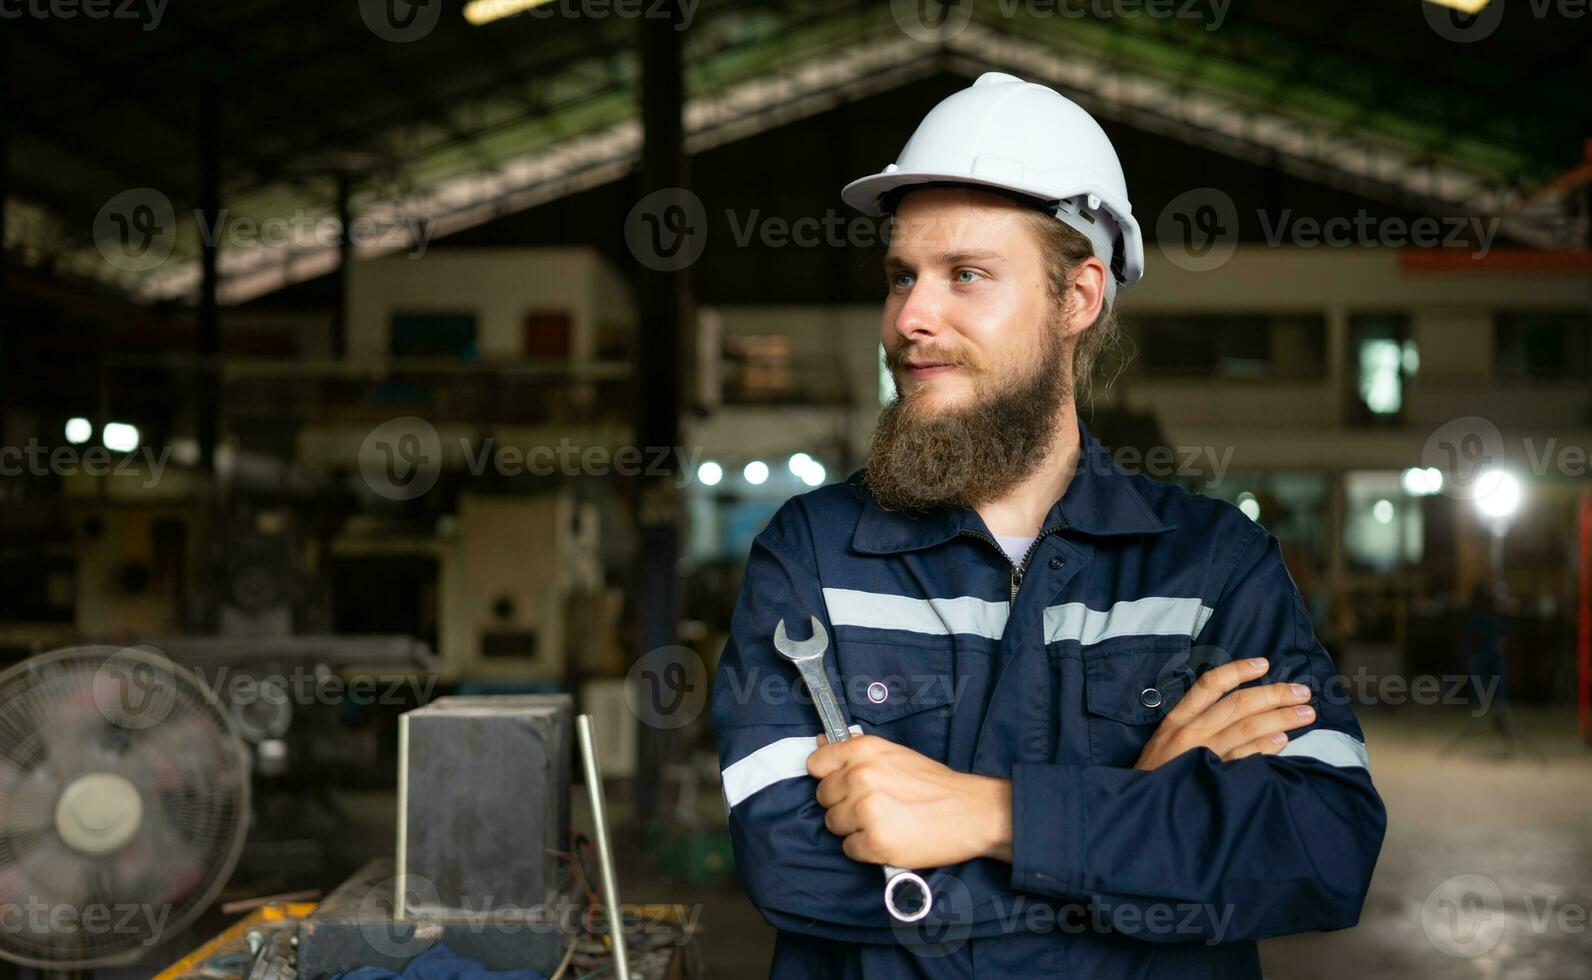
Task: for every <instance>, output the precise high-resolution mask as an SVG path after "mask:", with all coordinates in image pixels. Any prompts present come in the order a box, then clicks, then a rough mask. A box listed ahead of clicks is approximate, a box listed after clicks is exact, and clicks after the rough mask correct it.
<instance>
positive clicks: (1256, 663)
mask: <svg viewBox="0 0 1592 980" xmlns="http://www.w3.org/2000/svg"><path fill="white" fill-rule="evenodd" d="M1249 666H1250V667H1251V668H1253V669H1254V670H1263V669H1265V667H1266V658H1265V657H1255V658H1253V659H1251V660H1250V661H1249Z"/></svg>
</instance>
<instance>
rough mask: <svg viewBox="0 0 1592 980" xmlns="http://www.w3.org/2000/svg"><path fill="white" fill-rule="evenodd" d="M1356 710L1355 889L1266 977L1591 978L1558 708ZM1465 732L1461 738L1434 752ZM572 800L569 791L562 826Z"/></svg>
mask: <svg viewBox="0 0 1592 980" xmlns="http://www.w3.org/2000/svg"><path fill="white" fill-rule="evenodd" d="M1359 715H1360V720H1361V723H1362V725H1363V726H1364V727H1365V730H1366V738H1367V742H1368V747H1369V750H1370V755H1371V771H1372V773H1373V776H1374V778H1375V780H1376V784H1377V786H1378V788H1379V789H1380V790H1381V792H1382V795H1383V798H1384V799H1385V800H1386V802H1387V806H1388V812H1389V827H1388V834H1387V839H1386V842H1385V843H1384V845H1383V850H1382V857H1381V860H1380V862H1379V863H1378V866H1377V870H1376V876H1375V878H1374V879H1373V881H1372V886H1371V893H1370V895H1369V897H1368V898H1367V900H1366V904H1365V908H1364V911H1363V913H1362V915H1361V918H1360V924H1359V925H1358V926H1357V927H1355V928H1353V929H1349V930H1343V931H1339V932H1335V933H1308V934H1304V935H1298V936H1289V937H1285V938H1281V939H1274V940H1268V941H1266V942H1263V943H1262V944H1261V957H1262V960H1263V962H1264V964H1265V968H1266V975H1267V977H1268V978H1269V980H1316V978H1321V980H1328V978H1330V980H1341V978H1343V977H1352V978H1354V980H1382V978H1388V980H1414V978H1428V977H1432V978H1450V977H1451V978H1485V980H1577V978H1585V980H1592V922H1589V920H1588V911H1589V910H1592V750H1589V749H1588V748H1586V747H1584V746H1582V745H1581V744H1580V742H1579V739H1578V737H1577V734H1576V730H1575V716H1574V713H1573V711H1554V712H1545V711H1540V710H1539V711H1529V712H1527V711H1517V713H1516V722H1515V724H1516V729H1517V731H1518V732H1520V734H1521V737H1520V738H1519V739H1518V740H1517V741H1516V743H1515V745H1514V752H1513V754H1512V755H1511V756H1510V757H1508V758H1498V757H1496V756H1498V755H1499V754H1500V752H1501V750H1502V749H1503V748H1505V747H1506V746H1505V745H1504V743H1503V742H1502V741H1501V740H1499V739H1498V738H1497V737H1496V736H1494V735H1493V734H1492V733H1491V732H1490V730H1489V729H1487V728H1486V727H1485V726H1483V727H1480V728H1475V727H1467V726H1471V725H1472V723H1471V722H1470V719H1469V717H1468V711H1467V709H1465V708H1447V709H1438V708H1403V709H1400V710H1398V711H1386V710H1384V711H1382V712H1375V711H1369V710H1361V711H1360V712H1359ZM1466 731H1475V732H1477V735H1476V737H1473V738H1468V739H1466V740H1464V741H1463V742H1461V743H1459V744H1458V745H1457V746H1456V747H1454V748H1453V750H1452V751H1449V752H1446V753H1445V751H1444V750H1445V748H1449V747H1451V746H1453V745H1454V740H1455V738H1456V736H1458V735H1459V734H1461V733H1463V732H1466ZM615 796H618V797H621V798H619V799H614V798H613V797H611V803H612V804H614V805H615V806H614V809H615V813H614V816H616V817H620V816H621V814H622V813H623V812H624V811H625V810H626V809H627V807H626V802H625V801H624V800H623V799H622V796H623V794H622V792H621V793H619V794H615ZM367 802H373V803H374V804H375V805H373V806H366V807H360V808H357V809H359V810H361V811H363V815H364V816H366V817H369V818H373V823H374V824H375V825H374V826H371V827H369V828H368V829H369V831H370V833H369V834H368V835H366V836H365V838H364V839H366V840H369V841H383V840H387V841H390V840H391V833H390V830H391V820H390V814H391V812H392V811H391V806H392V803H391V797H390V796H389V795H385V794H383V795H381V796H380V797H379V798H378V799H376V800H375V801H367ZM584 802H585V797H584V793H582V792H577V793H576V794H575V799H574V803H575V808H576V826H578V827H584V826H588V822H587V819H586V813H585V810H586V808H585V806H584ZM356 822H361V821H357V820H356ZM383 824H385V826H383ZM624 850H626V851H629V850H630V849H629V848H625V849H624ZM648 864H649V862H648V861H647V860H646V859H645V858H644V857H642V856H641V855H638V854H635V853H634V852H630V853H625V854H624V855H622V857H621V859H620V861H619V866H620V891H621V894H622V896H623V898H624V900H625V901H626V902H627V903H631V902H638V903H639V902H680V903H684V904H686V905H688V906H690V905H698V904H700V906H701V917H700V920H699V921H700V923H701V934H700V939H701V941H700V948H701V951H702V955H703V961H704V964H705V966H706V967H707V974H708V976H709V977H713V978H725V980H753V978H758V977H764V976H767V975H768V962H769V956H770V953H771V951H772V949H773V931H772V930H771V929H769V927H768V926H767V925H765V924H764V923H763V921H762V919H761V918H760V917H759V916H758V914H757V912H756V911H755V910H754V909H753V908H752V907H751V905H750V904H749V903H748V902H747V901H746V900H745V898H744V897H742V895H741V894H740V892H739V889H738V888H737V887H736V886H735V885H734V884H733V883H721V884H719V885H716V886H709V887H704V886H694V887H688V886H683V885H681V884H678V883H673V882H670V881H668V880H666V879H663V878H660V877H655V876H653V875H650V874H648V872H647V871H646V870H645V869H646V868H647V867H648Z"/></svg>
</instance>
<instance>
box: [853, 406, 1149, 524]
mask: <svg viewBox="0 0 1592 980" xmlns="http://www.w3.org/2000/svg"><path fill="white" fill-rule="evenodd" d="M1078 446H1079V451H1078V469H1077V472H1076V473H1074V474H1073V477H1072V482H1071V483H1070V484H1068V486H1067V492H1066V493H1065V494H1063V495H1062V497H1061V499H1060V500H1058V501H1056V502H1055V503H1054V504H1052V505H1051V507H1050V512H1049V513H1048V514H1046V515H1045V523H1044V527H1052V526H1056V525H1061V526H1062V527H1063V528H1064V529H1065V530H1069V531H1078V532H1081V533H1083V534H1089V535H1094V536H1096V537H1109V536H1113V535H1130V534H1158V533H1160V532H1162V531H1170V530H1172V529H1173V527H1174V525H1171V524H1167V523H1165V522H1164V521H1162V520H1161V519H1160V518H1158V517H1156V516H1155V513H1154V512H1153V511H1151V510H1150V508H1149V506H1148V505H1147V504H1146V503H1145V502H1144V497H1143V496H1142V495H1141V494H1140V493H1139V491H1138V488H1136V487H1135V486H1134V485H1133V480H1132V479H1131V478H1130V477H1129V475H1128V474H1127V473H1125V472H1123V471H1122V470H1121V469H1120V468H1119V467H1118V466H1117V464H1116V462H1115V461H1114V460H1113V459H1112V458H1111V454H1110V453H1108V452H1107V451H1106V449H1105V447H1104V446H1102V445H1100V443H1099V441H1098V440H1096V439H1095V437H1094V436H1093V435H1092V434H1091V433H1090V432H1089V427H1088V426H1086V425H1084V422H1083V419H1082V418H1079V419H1078ZM862 477H863V471H862V470H858V471H857V472H856V473H853V474H852V475H851V477H850V480H849V481H848V482H852V483H857V484H858V485H861V486H863V489H864V492H865V495H866V497H867V504H866V505H865V507H864V509H863V513H862V517H861V519H859V520H858V521H857V529H856V531H855V532H854V533H853V534H852V538H851V544H852V547H854V548H856V549H857V550H858V551H860V552H863V553H865V554H876V555H880V554H891V553H894V552H901V551H914V550H916V549H919V548H929V547H933V546H934V545H937V544H941V543H943V542H945V541H949V540H950V539H951V538H953V537H956V536H957V535H958V534H961V533H962V532H963V531H964V530H965V531H976V532H978V533H980V534H984V535H988V534H989V533H990V532H989V529H988V527H987V526H986V525H985V524H984V519H983V518H982V517H980V516H979V514H978V511H976V510H974V509H973V508H971V507H940V508H936V509H934V510H931V511H927V512H922V513H916V514H914V513H908V512H905V511H895V510H886V509H885V508H883V507H881V506H879V502H878V501H877V500H875V499H874V496H873V494H872V493H869V492H867V488H866V485H865V484H863V480H862Z"/></svg>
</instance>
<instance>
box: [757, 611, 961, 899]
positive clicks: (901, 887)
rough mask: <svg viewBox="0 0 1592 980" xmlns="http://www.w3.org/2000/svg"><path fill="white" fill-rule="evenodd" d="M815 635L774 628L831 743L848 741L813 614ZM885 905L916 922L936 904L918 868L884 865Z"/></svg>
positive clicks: (824, 638) (824, 640) (823, 635)
mask: <svg viewBox="0 0 1592 980" xmlns="http://www.w3.org/2000/svg"><path fill="white" fill-rule="evenodd" d="M809 618H811V619H812V623H813V635H812V636H810V637H808V638H807V639H805V640H792V639H791V638H790V637H788V636H786V635H785V621H784V620H783V619H782V620H780V621H779V625H778V626H776V627H774V649H775V650H778V651H779V655H780V656H782V657H784V658H785V659H786V660H789V661H790V662H791V663H793V664H795V665H796V669H797V670H798V671H800V672H801V675H802V680H803V681H804V682H806V684H807V690H808V691H810V692H812V696H813V704H814V705H816V706H817V708H818V720H819V721H821V722H822V723H823V726H824V734H825V735H826V736H828V738H829V740H830V741H831V742H844V741H846V740H847V739H849V738H851V729H850V728H847V727H846V716H845V715H844V714H842V713H841V710H840V702H839V701H837V700H836V699H835V691H834V688H833V687H831V686H830V683H829V675H828V674H827V673H825V672H824V653H825V652H826V651H828V649H829V634H828V633H827V632H826V631H825V630H824V624H823V623H820V622H819V621H818V617H817V616H811V617H809ZM884 878H885V883H884V907H885V908H887V909H889V910H890V914H891V915H892V916H893V917H895V919H896V920H897V921H900V922H916V921H918V920H919V919H921V918H923V917H924V916H926V915H928V914H929V909H930V908H931V907H933V904H934V893H933V892H931V891H929V883H928V882H927V881H925V880H923V876H922V875H920V874H918V873H917V872H916V871H908V870H906V869H905V868H897V867H894V866H893V865H889V864H887V865H885V866H884Z"/></svg>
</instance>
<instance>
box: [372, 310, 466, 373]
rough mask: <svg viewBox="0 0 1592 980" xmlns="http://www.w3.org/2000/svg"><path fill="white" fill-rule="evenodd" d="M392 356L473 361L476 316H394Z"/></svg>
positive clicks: (460, 313)
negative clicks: (455, 358) (454, 358)
mask: <svg viewBox="0 0 1592 980" xmlns="http://www.w3.org/2000/svg"><path fill="white" fill-rule="evenodd" d="M392 353H393V354H394V355H395V356H397V357H457V358H460V359H461V360H466V361H473V360H475V355H476V337H475V314H474V313H463V312H452V313H394V314H393V315H392Z"/></svg>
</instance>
